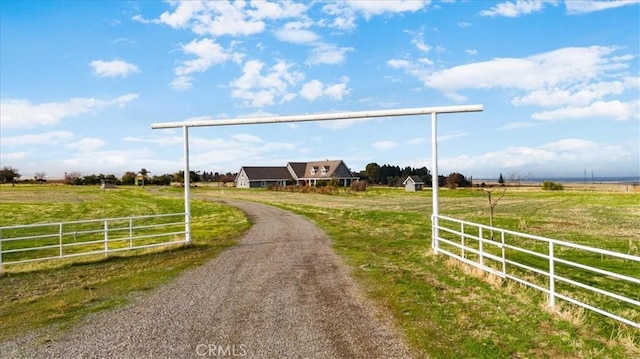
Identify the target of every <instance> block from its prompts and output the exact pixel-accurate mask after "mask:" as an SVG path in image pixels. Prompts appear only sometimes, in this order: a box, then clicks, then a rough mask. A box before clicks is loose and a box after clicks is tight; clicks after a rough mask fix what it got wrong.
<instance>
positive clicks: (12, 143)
mask: <svg viewBox="0 0 640 359" xmlns="http://www.w3.org/2000/svg"><path fill="white" fill-rule="evenodd" d="M72 138H73V133H72V132H69V131H51V132H43V133H34V134H28V135H20V136H11V137H3V138H2V146H6V147H19V146H39V145H44V146H47V145H57V144H59V143H64V142H67V141H69V140H71V139H72Z"/></svg>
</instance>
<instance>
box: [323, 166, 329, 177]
mask: <svg viewBox="0 0 640 359" xmlns="http://www.w3.org/2000/svg"><path fill="white" fill-rule="evenodd" d="M328 170H329V168H327V166H322V172H321V173H322V174H323V175H326V174H327V171H328Z"/></svg>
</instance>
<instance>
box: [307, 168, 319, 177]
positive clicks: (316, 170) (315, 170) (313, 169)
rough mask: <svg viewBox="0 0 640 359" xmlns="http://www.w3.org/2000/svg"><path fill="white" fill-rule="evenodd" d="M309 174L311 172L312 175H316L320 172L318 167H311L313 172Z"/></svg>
mask: <svg viewBox="0 0 640 359" xmlns="http://www.w3.org/2000/svg"><path fill="white" fill-rule="evenodd" d="M309 172H310V173H311V174H312V175H314V174H316V172H318V166H313V167H311V170H309Z"/></svg>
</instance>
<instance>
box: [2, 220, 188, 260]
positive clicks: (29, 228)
mask: <svg viewBox="0 0 640 359" xmlns="http://www.w3.org/2000/svg"><path fill="white" fill-rule="evenodd" d="M185 234H186V229H185V213H170V214H158V215H146V216H134V217H119V218H104V219H91V220H84V221H73V222H56V223H37V224H28V225H15V226H5V227H0V268H2V266H5V265H11V264H20V263H28V262H36V261H44V260H52V259H60V258H71V257H78V256H87V255H96V254H104V255H105V256H106V255H108V254H109V253H114V252H121V251H130V250H136V249H142V248H153V247H160V246H169V245H177V244H183V243H185V241H186V239H185V238H186V236H185Z"/></svg>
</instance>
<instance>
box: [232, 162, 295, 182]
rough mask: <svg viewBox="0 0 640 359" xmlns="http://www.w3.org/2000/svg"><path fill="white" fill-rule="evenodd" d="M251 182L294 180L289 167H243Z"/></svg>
mask: <svg viewBox="0 0 640 359" xmlns="http://www.w3.org/2000/svg"><path fill="white" fill-rule="evenodd" d="M240 170H241V171H242V170H244V173H245V174H246V175H247V177H249V180H250V181H273V180H292V179H293V177H291V173H290V172H289V170H288V169H287V167H264V166H261V167H242V168H240Z"/></svg>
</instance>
